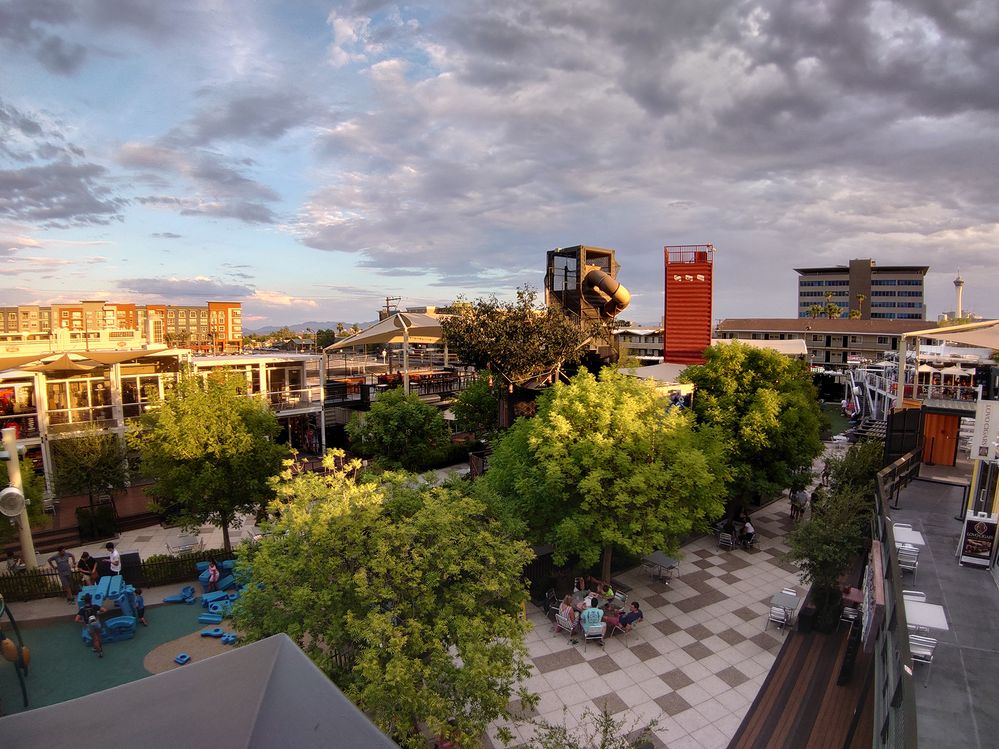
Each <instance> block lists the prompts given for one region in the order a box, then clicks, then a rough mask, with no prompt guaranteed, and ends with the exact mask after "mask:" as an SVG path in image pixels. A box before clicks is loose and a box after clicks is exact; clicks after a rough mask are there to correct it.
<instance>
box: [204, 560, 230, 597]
mask: <svg viewBox="0 0 999 749" xmlns="http://www.w3.org/2000/svg"><path fill="white" fill-rule="evenodd" d="M196 566H197V568H198V573H199V574H198V582H199V583H201V592H202V593H207V592H208V562H198V563H197V565H196ZM218 568H219V581H218V586H217V587H218V589H219V590H225V589H226V588H231V587H232V586H233V585H235V584H236V581H235V579H233V576H232V572H233V570H234V569H235V568H236V560H235V559H225V560H223V561H222V562H220V563H219V564H218ZM228 581H231V582H228ZM224 582H228V584H227V585H223V583H224Z"/></svg>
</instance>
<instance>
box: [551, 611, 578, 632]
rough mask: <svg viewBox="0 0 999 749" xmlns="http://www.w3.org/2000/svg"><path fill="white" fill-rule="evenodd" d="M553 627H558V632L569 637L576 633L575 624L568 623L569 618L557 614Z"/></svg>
mask: <svg viewBox="0 0 999 749" xmlns="http://www.w3.org/2000/svg"><path fill="white" fill-rule="evenodd" d="M555 626H556V627H558V628H559V630H562V631H564V632H565V633H566V634H568V635H569V636H570V637H572V633H573V632H575V631H576V624H575V622H571V621H569V617H567V616H566V615H565V614H561V613H558V612H556V613H555Z"/></svg>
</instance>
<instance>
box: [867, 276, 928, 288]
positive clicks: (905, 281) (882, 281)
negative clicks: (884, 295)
mask: <svg viewBox="0 0 999 749" xmlns="http://www.w3.org/2000/svg"><path fill="white" fill-rule="evenodd" d="M922 285H923V279H921V278H911V279H910V278H879V279H876V280H874V281H871V286H922Z"/></svg>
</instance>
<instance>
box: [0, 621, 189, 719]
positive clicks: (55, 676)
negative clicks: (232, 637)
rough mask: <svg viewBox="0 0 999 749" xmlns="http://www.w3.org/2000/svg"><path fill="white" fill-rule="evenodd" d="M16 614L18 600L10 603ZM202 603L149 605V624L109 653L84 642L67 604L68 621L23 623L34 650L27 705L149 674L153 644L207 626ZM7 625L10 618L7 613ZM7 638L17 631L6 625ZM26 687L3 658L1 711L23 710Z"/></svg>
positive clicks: (24, 634) (108, 647) (78, 694)
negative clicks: (200, 620)
mask: <svg viewBox="0 0 999 749" xmlns="http://www.w3.org/2000/svg"><path fill="white" fill-rule="evenodd" d="M11 608H12V609H13V611H14V616H15V618H16V617H17V604H16V603H14V604H11ZM204 611H205V610H204V609H203V608H202V607H201V606H200V605H199V604H194V605H193V606H188V605H185V604H171V605H165V606H157V607H156V608H147V609H146V620H147V621H148V622H149V626H148V627H143V626H142V625H141V624H140V625H139V627H138V629H137V630H136V633H135V637H134V638H132V639H131V640H125V641H123V642H112V643H107V644H105V646H104V657H103V658H98V657H97V655H96V654H95V653H94V652H93V651H92V650H90V648H88V647H86V646H85V645H84V644H83V640H82V639H81V637H80V632H81V625H79V624H77V623H76V622H74V621H73V616H74V615H75V614H76V610H75V609H74V608H72V607H70V606H67V607H66V621H65V622H58V623H56V624H45V625H41V626H37V627H35V626H32V627H23V626H22V627H21V628H20V629H21V636H22V637H23V638H24V644H25V645H27V646H28V648H29V649H30V650H31V663H30V665H29V666H28V676H27V678H26V683H27V687H28V709H31V708H34V707H42V706H43V705H53V704H56V703H58V702H65V701H66V700H71V699H74V698H76V697H82V696H83V695H86V694H90V693H91V692H98V691H100V690H102V689H109V688H110V687H116V686H118V685H120V684H128V683H129V682H132V681H135V680H136V679H142V678H144V677H146V676H150V674H149V672H147V671H146V670H145V668H143V665H142V661H143V659H144V658H145V656H146V654H147V653H148V652H149V651H150V650H152V649H153V648H155V647H157V646H159V645H162V644H163V643H166V642H170V641H171V640H176V639H177V638H179V637H183V636H184V635H189V634H191V633H192V632H195V631H197V630H199V629H203V628H204V627H205V625H203V624H198V615H199V614H201V613H204ZM3 623H4V625H5V627H6V625H7V622H6V617H4V622H3ZM4 632H5V633H6V634H7V635H8V636H12V635H13V632H9V631H7V629H6V628H5V629H4ZM23 709H24V707H23V703H22V700H21V687H20V685H19V683H18V680H17V672H16V671H15V670H14V666H13V665H12V664H10V663H8V662H7V661H4V660H0V711H2V714H9V713H16V712H21V711H22V710H23Z"/></svg>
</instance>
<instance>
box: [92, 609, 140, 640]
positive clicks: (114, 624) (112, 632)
mask: <svg viewBox="0 0 999 749" xmlns="http://www.w3.org/2000/svg"><path fill="white" fill-rule="evenodd" d="M135 625H136V619H135V617H134V616H115V617H112V618H110V619H108V620H107V621H105V622H103V623H102V624H101V642H102V643H105V644H106V643H109V642H120V641H121V640H131V639H132V638H133V637H135ZM82 637H83V644H84V645H86V646H87V647H93V645H94V638H93V635H92V634H91V633H90V628H89V627H87V626H84V627H83V632H82Z"/></svg>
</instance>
